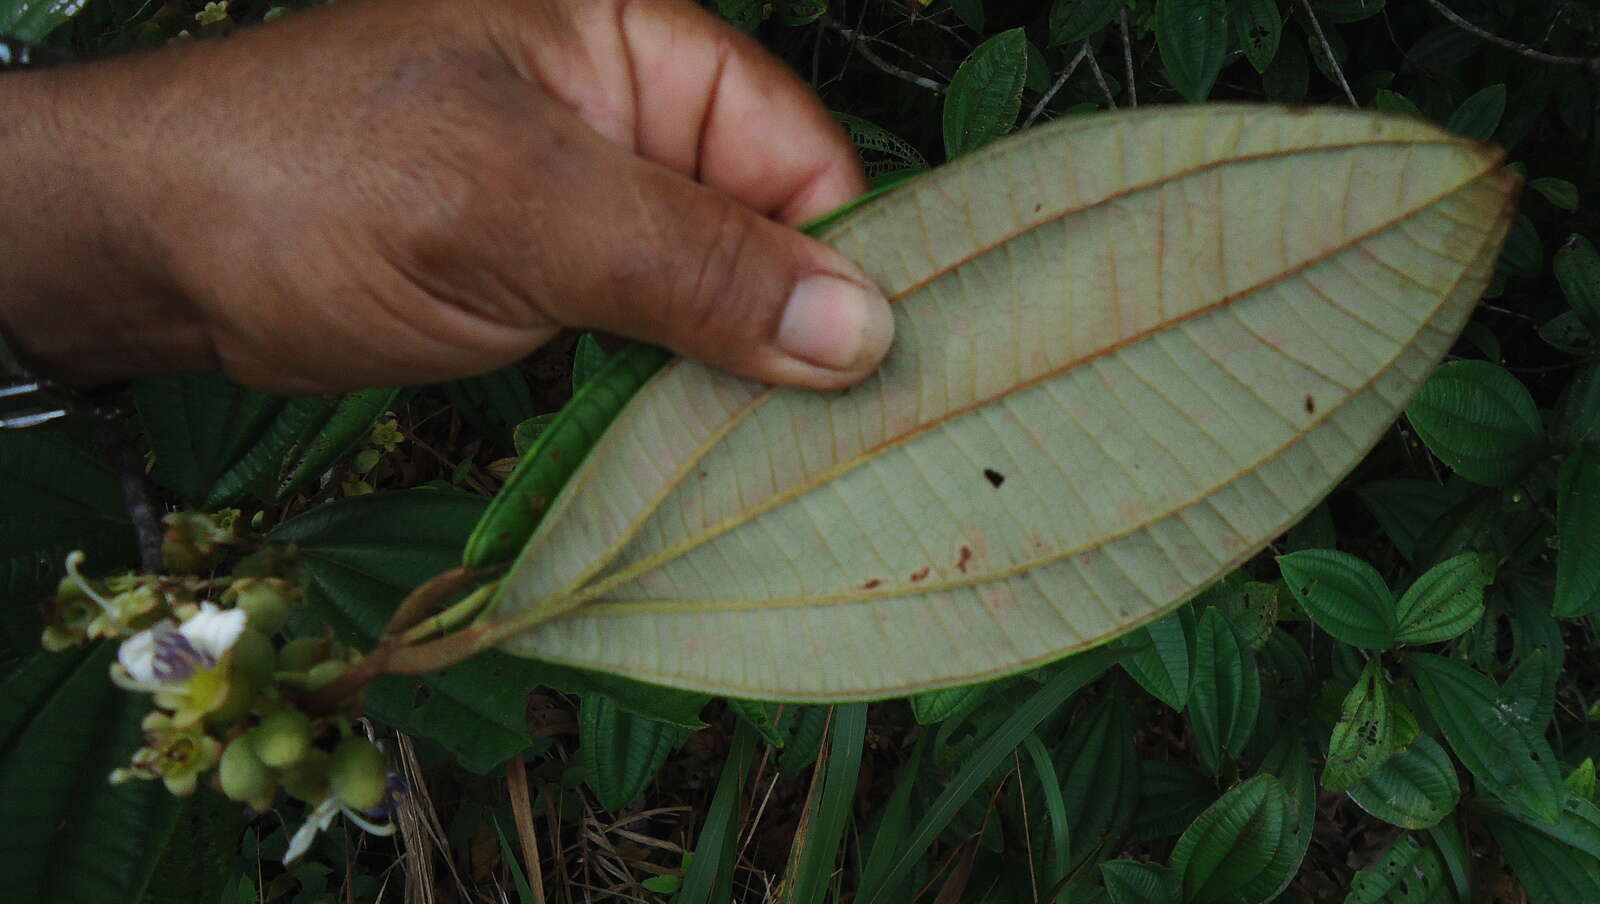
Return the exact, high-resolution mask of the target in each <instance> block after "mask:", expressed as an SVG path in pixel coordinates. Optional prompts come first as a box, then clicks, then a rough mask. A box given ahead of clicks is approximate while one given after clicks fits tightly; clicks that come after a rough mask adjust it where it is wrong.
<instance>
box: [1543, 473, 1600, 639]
mask: <svg viewBox="0 0 1600 904" xmlns="http://www.w3.org/2000/svg"><path fill="white" fill-rule="evenodd" d="M1556 539H1557V540H1558V542H1560V544H1561V548H1560V549H1559V550H1558V551H1557V553H1556V598H1555V606H1554V609H1553V611H1554V612H1555V614H1556V616H1557V617H1558V618H1574V617H1576V616H1579V615H1588V614H1589V613H1591V612H1593V611H1595V610H1596V609H1600V452H1597V451H1595V450H1594V449H1580V450H1579V451H1577V452H1574V453H1573V454H1572V455H1569V456H1567V460H1566V461H1564V462H1562V463H1561V471H1560V475H1559V480H1558V482H1557V492H1556Z"/></svg>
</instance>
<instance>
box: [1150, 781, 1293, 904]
mask: <svg viewBox="0 0 1600 904" xmlns="http://www.w3.org/2000/svg"><path fill="white" fill-rule="evenodd" d="M1293 819H1294V814H1293V813H1291V812H1290V808H1289V802H1288V798H1287V797H1286V796H1285V795H1284V793H1283V786H1282V785H1281V784H1279V783H1278V780H1277V779H1276V778H1274V777H1273V776H1271V775H1258V776H1256V777H1255V778H1252V779H1248V780H1246V781H1243V782H1240V783H1239V784H1238V785H1235V786H1234V787H1232V788H1230V789H1229V790H1228V793H1226V794H1224V795H1222V797H1220V798H1218V799H1217V802H1216V803H1214V804H1212V805H1211V806H1210V807H1208V808H1206V811H1205V812H1204V813H1201V814H1200V818H1198V819H1196V820H1195V821H1194V823H1193V824H1192V825H1190V826H1189V828H1188V829H1187V830H1185V831H1184V833H1183V836H1182V837H1181V838H1179V839H1178V844H1177V846H1176V847H1174V848H1173V850H1172V870H1173V871H1174V872H1176V873H1177V874H1178V875H1179V877H1180V879H1181V881H1182V883H1183V900H1185V901H1188V902H1193V904H1210V902H1223V901H1238V900H1247V901H1264V900H1266V898H1267V897H1268V896H1270V892H1269V893H1268V895H1262V896H1260V897H1257V896H1255V895H1248V892H1249V891H1254V890H1256V889H1257V888H1258V887H1259V884H1260V882H1261V880H1262V879H1263V878H1264V877H1268V876H1269V874H1270V873H1271V872H1272V870H1271V869H1270V868H1271V867H1273V866H1274V865H1275V861H1276V860H1277V859H1278V858H1277V854H1278V851H1279V849H1280V848H1282V847H1284V846H1286V845H1293V844H1295V843H1297V842H1298V840H1299V839H1298V838H1293V837H1291V836H1290V834H1289V833H1288V832H1287V831H1286V828H1287V826H1286V824H1289V823H1291V822H1292V821H1293Z"/></svg>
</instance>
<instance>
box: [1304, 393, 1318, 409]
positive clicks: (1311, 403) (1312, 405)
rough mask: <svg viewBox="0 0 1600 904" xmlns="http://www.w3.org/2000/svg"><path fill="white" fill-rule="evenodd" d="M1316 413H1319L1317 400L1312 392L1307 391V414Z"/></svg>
mask: <svg viewBox="0 0 1600 904" xmlns="http://www.w3.org/2000/svg"><path fill="white" fill-rule="evenodd" d="M1316 413H1317V400H1316V399H1314V398H1312V397H1311V393H1309V392H1308V393H1306V414H1316Z"/></svg>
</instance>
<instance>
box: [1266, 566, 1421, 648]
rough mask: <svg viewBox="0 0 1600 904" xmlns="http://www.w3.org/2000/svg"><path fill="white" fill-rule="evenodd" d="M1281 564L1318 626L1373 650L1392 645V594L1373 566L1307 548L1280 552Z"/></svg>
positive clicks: (1286, 582)
mask: <svg viewBox="0 0 1600 904" xmlns="http://www.w3.org/2000/svg"><path fill="white" fill-rule="evenodd" d="M1278 568H1279V570H1280V571H1282V572H1283V583H1284V585H1285V586H1286V587H1288V588H1289V592H1290V593H1292V594H1294V597H1295V599H1297V600H1299V601H1300V605H1301V606H1302V607H1304V608H1305V610H1306V614H1308V615H1310V616H1311V620H1312V621H1314V622H1316V623H1317V627H1319V628H1321V629H1322V630H1324V631H1327V632H1328V633H1329V634H1332V635H1333V636H1334V637H1336V638H1338V639H1339V640H1342V641H1344V642H1345V643H1347V644H1352V645H1354V646H1358V647H1365V648H1366V649H1369V650H1382V649H1385V648H1386V647H1389V646H1392V645H1393V644H1394V640H1395V606H1394V597H1393V596H1392V595H1391V594H1390V593H1389V587H1388V585H1386V584H1384V582H1383V576H1382V575H1380V574H1378V571H1377V569H1375V568H1373V567H1372V566H1371V565H1368V564H1367V563H1366V562H1363V561H1361V560H1360V559H1358V558H1356V557H1355V556H1352V555H1350V554H1349V553H1345V552H1339V551H1337V550H1333V549H1303V550H1301V551H1300V552H1295V553H1290V554H1289V555H1286V556H1279V557H1278Z"/></svg>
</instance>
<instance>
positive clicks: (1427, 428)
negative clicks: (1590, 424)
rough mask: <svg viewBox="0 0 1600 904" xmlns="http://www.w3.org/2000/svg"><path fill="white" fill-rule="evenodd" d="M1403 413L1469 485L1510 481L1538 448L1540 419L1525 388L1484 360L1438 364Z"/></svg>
mask: <svg viewBox="0 0 1600 904" xmlns="http://www.w3.org/2000/svg"><path fill="white" fill-rule="evenodd" d="M1406 417H1407V418H1409V419H1410V420H1411V426H1413V427H1415V428H1417V435H1418V436H1421V437H1422V441H1423V442H1424V443H1427V444H1428V449H1429V450H1430V451H1432V452H1433V454H1435V455H1437V456H1439V459H1440V460H1441V461H1443V462H1444V463H1445V464H1447V465H1449V466H1450V469H1451V470H1452V471H1455V472H1456V473H1457V474H1460V475H1461V476H1462V477H1465V478H1466V479H1468V480H1470V481H1472V482H1473V483H1481V484H1483V485H1485V486H1491V487H1500V486H1506V485H1507V484H1511V483H1514V482H1516V480H1517V479H1518V478H1520V477H1521V476H1522V475H1523V474H1524V473H1525V472H1526V471H1527V470H1528V468H1529V467H1531V466H1532V464H1533V461H1534V459H1535V458H1537V457H1538V456H1539V453H1540V452H1541V451H1542V446H1543V440H1544V422H1543V421H1542V420H1540V418H1539V409H1538V407H1536V406H1535V405H1534V403H1533V396H1532V395H1531V394H1530V393H1529V392H1528V387H1526V386H1524V385H1523V384H1522V381H1521V380H1518V379H1517V378H1516V377H1514V376H1512V374H1511V372H1510V371H1508V370H1506V369H1505V368H1503V367H1500V366H1499V365H1496V364H1490V363H1489V362H1487V361H1470V360H1469V361H1451V362H1450V363H1449V364H1446V365H1444V366H1443V367H1441V368H1439V371H1438V372H1437V373H1435V374H1434V375H1433V377H1432V378H1431V379H1429V380H1428V382H1427V384H1426V385H1425V386H1423V388H1422V391H1421V392H1418V393H1417V397H1416V399H1415V400H1414V401H1413V402H1412V403H1411V405H1410V406H1409V407H1408V408H1406Z"/></svg>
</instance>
